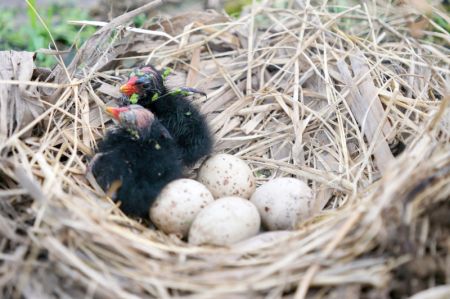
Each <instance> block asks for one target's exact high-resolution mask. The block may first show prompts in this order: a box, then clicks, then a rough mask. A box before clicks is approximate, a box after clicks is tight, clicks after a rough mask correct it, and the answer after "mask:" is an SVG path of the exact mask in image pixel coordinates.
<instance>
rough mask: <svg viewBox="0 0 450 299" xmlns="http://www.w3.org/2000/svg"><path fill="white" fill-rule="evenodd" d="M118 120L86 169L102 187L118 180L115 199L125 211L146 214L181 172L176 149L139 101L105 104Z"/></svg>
mask: <svg viewBox="0 0 450 299" xmlns="http://www.w3.org/2000/svg"><path fill="white" fill-rule="evenodd" d="M106 111H107V113H108V114H110V115H111V116H112V117H113V118H114V119H116V120H117V121H118V122H119V126H117V127H116V128H114V129H113V130H110V131H109V132H108V133H107V134H106V137H105V138H104V139H103V140H102V141H101V142H100V143H99V145H98V150H97V153H96V155H95V156H94V158H93V160H92V161H91V163H90V169H91V172H92V174H93V175H94V177H95V179H96V180H97V183H98V184H99V185H100V187H102V188H103V190H105V191H107V190H109V189H110V188H111V187H112V185H113V184H114V182H117V181H118V182H120V183H121V185H120V188H119V189H118V191H117V194H116V196H114V199H115V200H119V201H121V205H120V208H121V209H122V210H123V212H124V213H126V214H128V215H134V216H139V217H148V211H149V208H150V205H151V204H152V203H153V201H154V199H155V198H156V196H157V195H158V194H159V192H160V191H161V189H162V188H163V187H164V186H165V185H167V184H168V183H169V182H170V181H172V180H175V179H177V178H180V177H181V176H182V168H183V166H182V163H181V158H180V152H179V151H178V148H177V145H176V143H175V141H174V140H173V139H172V137H171V136H170V134H169V132H168V131H167V130H166V128H165V127H164V126H163V125H162V124H161V122H160V121H159V120H158V119H156V118H155V116H154V115H153V114H152V113H151V112H150V111H149V110H147V109H145V108H143V107H142V106H139V105H130V106H126V107H121V108H113V107H108V108H107V109H106Z"/></svg>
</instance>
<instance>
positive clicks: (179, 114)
mask: <svg viewBox="0 0 450 299" xmlns="http://www.w3.org/2000/svg"><path fill="white" fill-rule="evenodd" d="M120 91H121V92H122V93H123V94H125V95H126V96H128V97H131V99H132V100H135V101H136V103H137V104H139V105H142V106H144V107H145V108H147V109H150V110H151V111H152V112H153V113H154V114H155V115H156V117H158V119H159V120H160V121H161V123H162V124H163V125H164V126H165V127H166V128H167V130H168V131H169V132H170V134H171V135H172V136H173V137H174V139H175V141H176V143H177V145H178V147H179V148H180V151H181V158H182V160H183V163H184V164H185V165H187V166H191V165H193V164H195V162H197V161H198V160H199V159H200V158H202V157H204V156H206V155H209V154H210V153H211V152H212V148H213V139H212V136H211V133H210V130H209V127H208V124H207V122H206V119H205V117H204V116H203V115H202V114H201V113H200V112H199V111H198V109H197V108H196V107H195V106H194V105H193V104H192V103H191V102H190V101H189V100H188V99H187V97H186V95H185V94H184V92H183V91H169V90H168V89H167V88H166V86H165V84H164V78H163V76H162V75H161V72H160V71H158V70H157V69H155V68H154V67H153V66H151V65H147V66H144V67H142V68H141V69H139V70H138V71H137V72H136V73H135V74H132V75H131V76H130V78H129V80H128V82H127V83H126V84H125V85H123V86H121V87H120ZM135 95H137V98H133V97H135Z"/></svg>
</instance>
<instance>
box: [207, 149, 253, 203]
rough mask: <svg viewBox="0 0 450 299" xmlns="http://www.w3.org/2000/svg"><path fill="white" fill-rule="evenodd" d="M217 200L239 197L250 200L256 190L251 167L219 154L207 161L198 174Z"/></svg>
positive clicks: (238, 160)
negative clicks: (226, 197)
mask: <svg viewBox="0 0 450 299" xmlns="http://www.w3.org/2000/svg"><path fill="white" fill-rule="evenodd" d="M198 181H199V182H201V183H202V184H204V185H205V186H206V187H207V188H208V189H209V190H210V191H211V193H212V195H213V196H214V197H215V198H220V197H225V196H238V197H242V198H250V196H251V195H252V194H253V192H254V191H255V189H256V183H255V177H254V175H253V172H252V170H251V169H250V167H249V166H248V165H247V164H246V163H245V162H244V161H242V160H241V159H239V158H237V157H235V156H232V155H228V154H218V155H215V156H213V157H211V158H209V159H208V160H206V161H205V162H204V163H203V165H202V166H201V168H200V170H199V173H198Z"/></svg>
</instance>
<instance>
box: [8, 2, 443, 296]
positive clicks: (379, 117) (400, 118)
mask: <svg viewBox="0 0 450 299" xmlns="http://www.w3.org/2000/svg"><path fill="white" fill-rule="evenodd" d="M157 2H158V1H154V2H152V3H150V4H147V5H146V6H145V7H144V8H141V9H138V10H136V11H132V12H130V13H128V14H125V15H122V16H120V17H118V18H116V19H114V20H113V21H112V22H111V23H110V24H109V25H107V26H106V27H103V28H102V29H100V30H99V31H98V32H97V33H96V34H95V35H94V36H93V37H92V38H91V39H90V40H88V41H87V42H86V43H85V44H84V45H83V47H82V48H81V49H80V50H79V51H78V53H77V55H76V56H75V58H74V60H73V62H72V64H71V65H69V66H68V67H67V68H65V67H60V66H58V67H56V69H54V70H53V71H52V72H51V73H45V72H43V70H41V69H39V68H34V66H33V63H32V57H31V56H30V55H28V56H27V55H22V54H20V53H9V52H8V53H5V52H3V53H2V54H1V55H4V57H7V58H8V63H9V66H8V67H5V68H4V69H5V72H7V71H11V74H12V73H13V72H12V69H13V68H12V67H11V65H14V66H17V68H15V73H14V74H15V75H14V76H13V78H14V80H16V81H14V80H13V81H11V80H10V78H11V77H9V78H8V79H6V77H4V76H3V77H1V78H0V79H1V80H2V82H1V85H0V86H1V88H2V90H0V91H2V93H0V96H1V101H0V115H2V116H1V117H0V130H1V131H0V132H1V134H0V139H1V142H0V153H1V158H0V186H1V188H2V190H0V196H1V197H2V200H1V209H0V224H1V225H0V232H1V234H2V242H1V247H2V252H3V254H2V257H1V260H2V263H1V268H2V269H3V272H4V273H6V274H5V276H4V277H3V279H2V280H1V281H0V287H1V292H2V295H3V297H4V298H7V297H21V296H23V297H30V296H33V294H34V295H35V294H39V295H40V296H42V297H45V298H53V297H67V298H79V297H84V296H91V297H94V298H142V297H157V298H169V297H176V298H178V297H186V298H266V297H273V298H282V297H286V298H293V297H294V298H311V297H310V296H313V295H317V294H319V293H320V294H322V296H323V298H336V297H333V296H338V295H339V294H343V292H344V293H345V294H348V296H347V297H346V298H364V296H375V297H377V296H379V295H380V294H383V292H385V291H386V290H388V291H389V292H394V293H395V292H397V293H398V294H401V295H405V296H409V295H412V294H413V293H415V292H418V291H421V290H424V289H427V288H430V287H432V286H434V284H436V285H439V284H443V283H445V281H442V276H443V277H445V275H447V277H448V276H449V274H450V273H448V272H446V271H448V269H445V267H443V266H441V265H440V264H441V263H439V261H445V260H448V253H447V252H448V251H447V250H444V249H445V248H446V247H445V246H448V245H445V240H446V238H448V227H447V226H446V224H445V223H447V222H446V220H445V219H446V218H445V217H441V216H439V215H441V214H440V213H443V211H444V212H448V211H449V208H450V206H449V204H448V200H446V199H448V196H449V194H450V187H449V186H450V175H449V173H450V151H449V149H450V147H449V140H450V138H449V137H450V126H449V124H450V122H449V118H450V113H449V101H450V99H449V74H450V71H449V69H450V68H449V64H450V61H449V59H448V57H449V55H450V51H449V49H448V48H446V47H444V46H442V39H444V40H449V39H450V36H449V33H448V32H446V31H445V30H444V31H443V30H440V29H439V28H441V27H439V25H437V24H436V23H433V22H430V24H429V26H430V27H428V28H424V30H428V31H429V32H431V33H429V34H430V36H431V37H432V39H431V40H430V39H416V38H415V37H413V36H412V35H411V28H410V27H409V24H411V23H410V22H409V21H410V19H409V18H410V17H411V15H413V16H418V15H419V14H420V12H418V11H417V10H414V11H412V10H411V8H410V7H405V6H396V7H393V6H392V5H393V4H388V5H386V4H384V5H378V4H376V2H371V3H370V4H364V5H355V6H349V7H342V6H340V7H336V6H333V5H332V4H329V5H317V6H316V5H314V3H312V4H308V5H307V4H304V3H303V2H302V1H296V2H295V3H291V4H289V5H291V6H290V7H285V6H283V7H281V8H280V7H279V6H277V5H278V4H277V1H274V3H272V1H264V2H263V3H262V4H258V5H256V4H255V6H253V7H251V8H250V9H248V10H244V11H243V13H242V15H241V16H240V17H239V18H238V19H230V18H228V17H225V16H223V15H220V14H217V13H212V12H197V13H186V14H184V15H181V16H177V17H173V18H168V19H162V20H160V24H159V25H160V26H159V27H157V28H156V27H150V28H149V29H148V30H142V31H140V32H133V31H132V30H129V29H126V28H125V27H123V26H122V27H119V29H118V30H116V28H117V26H120V25H124V24H125V23H126V22H127V20H129V19H130V18H132V17H133V16H134V15H136V14H138V13H140V12H141V11H143V10H145V9H148V8H152V7H153V6H154V5H155V4H157ZM286 5H288V4H286ZM432 13H433V14H436V15H441V14H442V13H441V12H440V11H439V10H438V9H437V8H432ZM193 19H194V20H195V21H193ZM441 29H442V28H441ZM146 62H147V63H148V62H151V63H153V64H155V65H156V66H158V67H166V66H170V67H171V68H172V69H173V70H174V71H173V73H172V74H171V75H170V76H169V77H168V79H167V80H168V84H169V85H171V86H172V87H174V88H175V87H179V86H189V87H194V88H197V89H201V90H203V91H204V92H206V93H207V94H208V97H207V98H205V97H195V98H194V99H193V100H194V101H195V103H196V104H197V105H198V106H199V107H200V109H201V111H202V113H204V114H206V115H207V119H208V121H209V123H210V126H211V128H212V131H213V132H214V135H215V140H216V144H215V152H225V153H230V154H233V155H235V156H238V157H240V158H241V159H243V160H245V161H246V162H247V163H248V164H249V165H250V167H251V168H252V170H253V172H254V174H255V176H256V178H257V184H258V185H261V184H262V183H264V182H266V181H268V180H271V179H273V178H277V177H297V178H300V179H302V180H304V181H305V182H306V183H307V184H308V185H309V186H310V187H311V188H312V189H313V191H314V194H315V202H314V209H315V211H316V213H315V216H314V217H312V218H309V219H305V220H304V221H301V222H300V223H298V225H297V226H296V229H294V230H292V231H284V232H272V233H270V234H266V235H263V236H262V237H259V238H256V239H251V240H247V241H245V242H241V243H238V244H236V245H233V246H230V247H208V246H192V245H189V244H187V243H185V242H183V241H180V240H179V239H178V238H176V237H173V236H168V235H165V234H163V233H161V232H159V231H157V230H153V229H150V228H149V227H148V225H147V224H146V223H139V222H138V221H136V220H133V219H130V218H128V217H126V216H125V215H123V214H122V213H121V212H120V209H118V208H117V207H116V206H115V205H114V203H113V202H111V201H110V200H109V199H108V198H107V197H106V196H105V195H104V193H103V192H102V191H101V190H100V189H99V188H98V186H96V184H95V182H94V180H93V179H92V178H91V177H86V176H85V173H86V167H87V161H88V159H87V157H88V156H89V155H91V154H92V148H94V147H95V145H96V142H97V141H98V139H99V138H101V136H103V135H104V133H105V130H106V129H107V127H108V126H110V125H111V123H110V122H108V118H107V117H106V116H105V115H104V114H103V113H102V109H103V107H104V105H105V104H110V103H111V102H113V101H116V100H117V98H118V96H119V94H118V86H119V85H120V83H121V81H122V79H123V78H124V77H125V76H126V75H127V74H128V73H129V72H130V71H131V69H132V67H133V66H137V65H140V64H141V63H146ZM18 66H20V67H18ZM26 66H28V68H27V67H26ZM30 67H31V70H33V68H34V76H33V74H32V73H33V72H31V71H30V69H29V68H30ZM68 76H69V77H70V78H71V79H70V80H68V79H67V78H68ZM32 80H33V82H31V83H30V82H29V81H32ZM3 91H5V92H3ZM5 99H7V100H5ZM193 173H195V169H194V171H193ZM436 215H437V216H436ZM446 215H448V214H446ZM443 240H444V241H443ZM427 258H428V259H431V260H433V261H436V263H435V264H434V265H435V266H436V267H435V268H433V269H434V270H433V269H431V270H430V269H428V268H427V269H426V270H424V271H426V273H425V275H426V277H428V278H429V279H428V280H426V279H422V278H421V276H420V275H419V274H418V272H417V271H416V270H415V269H417V267H419V266H420V265H421V264H420V263H421V262H422V261H425V260H427ZM427 271H428V272H427ZM400 273H408V275H409V276H408V277H409V279H408V281H409V282H407V281H405V278H404V277H403V276H402V275H400ZM408 283H411V285H413V286H412V287H411V288H406V287H405V288H403V287H402V286H407V285H408Z"/></svg>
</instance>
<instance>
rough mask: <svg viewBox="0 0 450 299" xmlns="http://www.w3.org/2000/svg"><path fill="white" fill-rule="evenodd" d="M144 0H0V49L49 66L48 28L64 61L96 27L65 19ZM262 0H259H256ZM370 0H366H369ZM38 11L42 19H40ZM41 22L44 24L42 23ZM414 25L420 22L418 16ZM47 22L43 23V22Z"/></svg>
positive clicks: (223, 1) (174, 6) (215, 3)
mask: <svg viewBox="0 0 450 299" xmlns="http://www.w3.org/2000/svg"><path fill="white" fill-rule="evenodd" d="M371 1H375V2H386V4H388V3H389V4H390V5H392V6H393V7H396V6H397V5H403V6H405V5H412V6H416V7H418V8H419V9H420V7H421V6H424V5H427V3H432V4H434V5H440V6H443V9H445V10H446V11H447V12H449V6H450V5H449V1H448V0H444V1H442V0H436V1H427V0H396V1H388V0H371ZM148 2H150V1H149V0H77V1H75V0H68V1H64V0H22V1H10V0H0V7H1V8H2V10H1V11H0V51H3V50H26V51H37V50H39V51H38V53H37V56H36V64H37V65H38V66H41V67H52V66H53V65H54V64H55V63H56V60H55V58H54V57H53V56H52V55H47V54H49V52H48V51H45V49H53V48H54V47H53V45H52V42H51V38H50V35H49V32H50V33H51V34H52V36H53V38H54V40H55V42H56V44H57V46H58V50H59V51H62V52H63V53H67V54H65V55H63V57H64V59H65V62H66V63H67V62H69V61H70V60H71V58H72V57H73V55H74V53H75V51H76V49H77V48H78V47H79V46H80V45H81V44H82V43H83V42H84V41H85V40H86V39H87V38H89V36H91V35H92V34H93V33H94V32H95V31H96V30H97V29H98V28H96V27H92V26H85V27H81V26H79V25H72V24H69V23H68V21H69V20H91V21H92V20H94V21H109V20H111V19H112V18H114V17H116V16H118V15H121V14H123V13H124V12H127V11H130V10H133V9H135V8H137V7H140V6H142V5H143V4H145V3H148ZM256 2H264V0H256ZM274 2H276V3H277V4H278V6H279V7H280V8H286V7H288V6H289V5H291V4H292V2H305V1H304V0H276V1H274ZM363 2H365V1H353V0H330V1H325V0H323V1H311V3H314V4H316V5H320V4H323V3H328V4H333V5H336V7H339V6H342V7H349V6H352V5H355V4H361V3H363ZM369 2H370V1H369ZM251 3H252V0H165V1H164V4H163V5H162V6H160V7H159V8H158V9H157V10H155V11H152V12H150V13H148V14H141V15H139V16H137V17H135V18H134V20H133V24H130V26H134V27H139V28H148V27H150V26H151V25H154V24H155V23H157V22H158V16H159V15H165V16H174V15H178V14H182V13H186V12H191V11H200V10H208V9H214V10H216V11H218V12H222V13H225V14H227V15H229V16H231V17H239V15H240V14H242V13H245V11H246V9H248V8H246V7H247V5H248V4H251ZM39 17H40V18H41V19H42V20H40V19H39ZM433 21H434V22H436V23H438V24H439V25H440V26H441V27H443V28H446V30H447V31H449V32H450V25H449V24H448V22H446V20H444V19H442V18H435V19H433ZM43 23H45V26H44V25H43ZM418 24H419V26H420V25H421V23H420V22H418ZM46 27H47V28H46Z"/></svg>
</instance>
